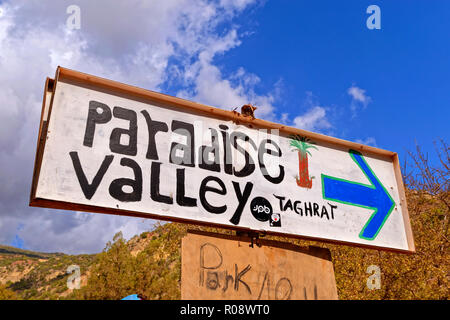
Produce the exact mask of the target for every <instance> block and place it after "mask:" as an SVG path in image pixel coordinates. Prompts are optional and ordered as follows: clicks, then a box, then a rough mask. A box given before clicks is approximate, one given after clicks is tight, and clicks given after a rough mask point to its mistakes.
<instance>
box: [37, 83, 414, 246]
mask: <svg viewBox="0 0 450 320" xmlns="http://www.w3.org/2000/svg"><path fill="white" fill-rule="evenodd" d="M90 112H91V113H90ZM150 118H151V121H152V122H150ZM134 121H135V123H134ZM149 124H150V125H149ZM93 128H94V129H93ZM130 128H131V131H130ZM133 130H135V132H136V134H134V131H133ZM189 130H193V132H194V135H193V137H192V140H191V137H189V135H188V132H189ZM155 132H156V133H155ZM213 137H214V139H215V142H214V143H212V140H213ZM153 138H154V140H153ZM246 140H247V141H246ZM234 141H236V142H235V143H236V145H234ZM201 146H205V147H206V149H205V148H203V149H201ZM213 147H215V148H213ZM200 150H204V154H205V155H206V157H205V158H206V160H203V161H202V159H201V158H202V157H201V152H200ZM268 150H272V152H270V151H268ZM225 152H226V153H227V154H228V156H231V162H230V163H228V164H227V165H225V164H224V157H225V156H224V153H225ZM171 153H172V156H173V157H172V163H171V161H170V159H171V158H170V157H171ZM270 153H271V154H270ZM246 154H248V158H247V159H246ZM191 156H192V157H193V159H194V162H193V163H190V159H191ZM183 157H185V158H184V159H185V162H184V163H183V162H181V163H180V162H179V161H178V160H180V159H181V158H183ZM215 157H217V158H215ZM305 157H306V159H305ZM187 159H189V161H188V160H187ZM214 159H216V160H217V161H216V162H214ZM177 161H178V163H177ZM200 162H207V164H209V166H207V165H203V168H202V167H200ZM252 164H253V165H252ZM205 167H206V168H205ZM305 168H307V169H305ZM264 169H266V171H264ZM217 170H218V171H217ZM77 172H78V173H77ZM371 173H372V174H371ZM127 179H128V180H127ZM158 180H159V183H158ZM399 188H400V186H398V184H397V181H396V178H395V172H394V166H393V162H392V160H391V158H389V157H383V156H374V155H365V154H360V153H357V152H352V151H351V150H349V149H348V148H346V147H343V146H339V145H334V144H330V143H326V142H323V141H322V142H321V141H302V138H301V137H298V136H297V137H293V136H288V135H285V134H281V135H277V132H274V131H273V130H272V132H271V133H267V130H256V129H254V128H249V127H248V126H245V125H238V124H235V123H234V122H232V121H227V120H221V119H217V118H214V117H211V116H209V115H207V114H204V113H195V112H192V111H191V112H188V111H187V110H185V109H181V108H176V107H171V106H163V105H157V104H152V103H149V102H148V101H143V100H141V101H139V99H132V98H127V97H125V96H123V95H116V94H114V93H111V92H108V91H105V90H97V89H96V88H93V87H88V86H80V85H77V84H74V83H70V82H64V81H58V82H57V85H56V90H55V93H54V97H53V102H52V107H51V114H50V119H49V126H48V132H47V138H46V143H45V149H44V152H43V157H42V161H41V166H40V173H39V176H38V180H37V183H36V192H35V198H36V199H45V200H52V201H58V202H64V203H72V204H81V205H87V206H95V207H103V208H110V209H119V210H126V211H129V212H136V213H139V215H140V216H146V215H147V214H148V215H149V217H152V218H158V217H162V218H164V219H169V220H170V219H172V218H173V219H175V220H178V219H181V220H184V221H190V222H193V223H195V222H196V221H197V222H202V223H211V224H216V225H222V226H229V227H236V228H247V229H251V230H256V231H267V232H271V233H280V234H286V235H292V236H301V237H311V238H317V239H325V240H329V241H338V242H346V243H349V244H358V245H367V246H371V247H379V248H390V249H394V250H400V251H408V250H409V246H408V240H407V234H406V230H405V221H404V215H403V214H402V210H406V208H403V207H402V204H401V201H400V195H399V193H400V191H399ZM371 190H372V191H371ZM343 191H346V192H344V195H343V194H342V192H343ZM360 191H361V192H360ZM345 197H347V198H345ZM377 210H378V212H376V211H377ZM383 210H384V211H385V212H384V213H383V212H381V211H383ZM380 212H381V213H380ZM376 213H378V214H379V215H381V220H380V221H379V222H377V221H375V220H376V219H380V217H379V216H376ZM118 214H120V212H118ZM373 215H374V216H375V217H374V218H373V219H372V220H373V221H372V220H371V217H372V216H373ZM371 221H372V224H370V223H371ZM408 223H409V221H408Z"/></svg>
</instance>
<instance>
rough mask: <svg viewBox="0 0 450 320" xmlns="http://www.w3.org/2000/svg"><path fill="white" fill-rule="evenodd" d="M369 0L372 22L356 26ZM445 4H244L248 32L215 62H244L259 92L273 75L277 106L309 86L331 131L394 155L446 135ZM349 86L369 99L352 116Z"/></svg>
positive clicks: (448, 62)
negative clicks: (375, 25) (374, 9)
mask: <svg viewBox="0 0 450 320" xmlns="http://www.w3.org/2000/svg"><path fill="white" fill-rule="evenodd" d="M370 4H378V5H379V6H380V9H381V30H369V29H368V28H367V27H366V19H367V18H368V17H369V14H367V13H366V12H365V11H366V8H367V7H368V6H369V5H370ZM449 12H450V2H448V1H408V2H406V1H276V2H274V1H272V2H271V1H268V2H267V3H266V4H265V5H264V6H263V7H261V8H258V10H254V11H252V10H249V16H248V17H249V18H250V21H251V22H249V23H248V24H249V27H248V29H249V30H250V31H251V32H252V33H251V34H250V35H249V36H248V38H246V39H245V41H243V42H242V44H241V45H240V46H239V47H237V48H236V49H233V52H230V54H229V55H226V56H222V57H220V58H219V59H218V63H220V64H221V65H223V66H224V69H227V70H228V69H229V70H234V69H236V68H238V67H239V66H242V65H244V66H245V68H246V70H248V71H249V72H253V73H256V74H257V75H258V76H259V77H260V78H261V79H263V81H262V82H263V83H262V84H261V90H267V89H269V87H270V85H271V84H273V83H275V82H277V81H278V80H279V79H282V84H283V87H282V89H281V91H282V93H281V97H280V99H279V100H277V107H278V108H277V111H278V112H288V113H289V114H291V115H295V114H297V113H299V110H301V108H302V107H303V108H304V105H303V102H304V100H305V99H306V98H307V95H306V92H311V93H312V94H313V95H314V96H315V97H316V99H317V102H318V103H319V104H320V105H323V106H327V107H329V108H330V112H329V113H330V117H331V119H330V122H331V123H332V125H333V130H331V131H332V133H334V134H335V135H337V136H339V137H341V138H344V139H348V140H357V139H361V140H366V139H367V138H368V137H373V138H374V139H375V140H376V145H377V146H378V147H380V148H385V149H388V150H393V151H397V152H399V153H400V154H401V155H403V154H404V151H405V149H409V150H412V149H414V143H415V140H417V142H418V143H419V144H420V145H421V146H422V147H423V148H424V149H425V150H429V151H430V152H431V151H432V150H433V149H432V148H431V147H430V144H431V143H432V141H433V140H434V139H437V138H439V137H441V138H446V139H447V140H448V138H449V119H450V108H449V105H450V90H449V89H450V88H449V84H450V81H449V75H450V59H449V58H450V41H449V40H450V38H449V32H450V20H449V19H448V13H449ZM352 85H355V86H358V87H360V88H362V89H364V90H366V94H367V95H368V96H370V97H371V102H370V103H368V105H367V107H366V108H365V109H364V110H359V111H358V114H357V116H356V117H354V118H352V117H348V110H346V107H347V106H348V105H349V104H350V103H351V97H350V96H349V95H348V94H347V89H348V88H349V87H350V86H352Z"/></svg>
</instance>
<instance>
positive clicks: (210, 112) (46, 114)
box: [29, 67, 415, 253]
mask: <svg viewBox="0 0 450 320" xmlns="http://www.w3.org/2000/svg"><path fill="white" fill-rule="evenodd" d="M59 81H68V82H70V83H74V84H77V85H80V86H84V87H89V88H95V89H97V90H100V91H105V92H108V93H112V94H114V95H118V96H124V97H127V98H129V99H138V100H139V101H146V102H149V103H152V102H153V103H158V104H159V105H162V106H168V107H171V108H179V109H183V110H185V111H187V112H196V113H200V114H204V115H207V116H208V117H213V118H216V119H220V120H228V121H230V120H231V121H233V122H235V123H237V124H241V125H245V126H247V127H249V128H256V129H269V130H274V129H275V130H279V132H281V133H285V134H288V135H300V136H304V137H307V138H310V139H313V140H314V141H316V142H324V143H328V144H333V145H337V146H341V147H345V148H349V149H352V150H356V151H361V152H364V153H365V154H369V155H374V156H377V155H378V156H383V157H388V158H390V159H391V160H392V163H393V165H394V172H395V179H396V182H397V186H398V191H399V197H400V202H401V205H402V209H403V210H402V215H403V221H404V228H405V231H406V239H407V243H408V250H401V249H394V248H384V247H380V246H371V245H367V244H359V243H350V242H346V241H336V240H329V239H323V238H315V237H308V236H298V235H292V234H282V233H279V232H270V231H267V232H266V233H267V234H272V235H277V236H286V237H291V238H301V239H306V240H313V241H323V242H329V243H334V244H345V245H351V246H359V247H365V248H373V249H377V250H380V249H381V250H386V251H394V252H402V253H414V252H415V245H414V239H413V234H412V229H411V224H410V219H409V214H408V210H407V204H406V196H405V189H404V185H403V179H402V174H401V170H400V164H399V158H398V154H397V153H395V152H392V151H387V150H383V149H379V148H375V147H371V146H366V145H363V144H360V143H356V142H350V141H346V140H342V139H338V138H334V137H330V136H326V135H322V134H318V133H314V132H309V131H306V130H302V129H298V128H293V127H289V126H285V125H282V124H277V123H273V122H269V121H265V120H261V119H256V118H252V117H248V116H244V115H242V114H240V113H238V112H236V111H227V110H223V109H218V108H214V107H211V106H207V105H203V104H199V103H195V102H192V101H188V100H184V99H181V98H177V97H173V96H169V95H165V94H161V93H157V92H154V91H150V90H146V89H142V88H138V87H135V86H131V85H127V84H123V83H119V82H116V81H112V80H108V79H104V78H100V77H97V76H92V75H89V74H85V73H81V72H78V71H74V70H70V69H66V68H63V67H58V68H57V70H56V74H55V79H50V78H47V80H46V82H45V88H44V96H43V103H42V111H41V118H40V125H39V132H38V139H37V148H36V158H35V163H34V172H33V179H32V186H31V193H30V202H29V205H30V206H32V207H45V208H53V209H64V210H74V211H86V212H96V213H104V214H114V215H123V216H132V217H144V218H154V219H159V220H168V221H175V222H182V223H188V224H193V223H194V224H198V225H207V226H216V227H222V228H226V229H233V230H240V231H252V232H255V231H254V230H250V229H248V228H243V227H239V226H229V225H222V224H217V223H206V222H201V221H193V220H189V219H180V218H171V217H166V216H161V215H158V214H149V213H141V212H134V211H127V210H122V209H111V208H104V207H98V206H91V205H84V204H75V203H68V202H63V201H53V200H47V199H41V198H37V197H36V188H37V182H38V180H39V174H40V168H41V164H42V158H43V151H44V148H45V143H46V139H47V134H48V123H49V120H50V115H51V112H52V106H53V97H54V93H55V90H56V87H57V85H58V82H59Z"/></svg>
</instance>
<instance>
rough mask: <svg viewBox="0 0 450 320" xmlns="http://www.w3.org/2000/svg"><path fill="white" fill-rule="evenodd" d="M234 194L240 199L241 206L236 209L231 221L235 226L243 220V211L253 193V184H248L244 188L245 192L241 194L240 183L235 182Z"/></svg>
mask: <svg viewBox="0 0 450 320" xmlns="http://www.w3.org/2000/svg"><path fill="white" fill-rule="evenodd" d="M233 187H234V192H235V193H236V197H237V199H238V202H239V205H238V207H237V208H236V211H235V212H234V214H233V216H232V217H231V219H230V222H231V223H232V224H234V225H238V224H239V221H240V220H241V215H242V211H243V210H244V207H245V204H246V203H247V200H248V198H249V197H250V194H251V193H252V189H253V183H251V182H247V184H246V185H245V188H244V192H243V193H242V192H241V187H240V186H239V182H235V181H233Z"/></svg>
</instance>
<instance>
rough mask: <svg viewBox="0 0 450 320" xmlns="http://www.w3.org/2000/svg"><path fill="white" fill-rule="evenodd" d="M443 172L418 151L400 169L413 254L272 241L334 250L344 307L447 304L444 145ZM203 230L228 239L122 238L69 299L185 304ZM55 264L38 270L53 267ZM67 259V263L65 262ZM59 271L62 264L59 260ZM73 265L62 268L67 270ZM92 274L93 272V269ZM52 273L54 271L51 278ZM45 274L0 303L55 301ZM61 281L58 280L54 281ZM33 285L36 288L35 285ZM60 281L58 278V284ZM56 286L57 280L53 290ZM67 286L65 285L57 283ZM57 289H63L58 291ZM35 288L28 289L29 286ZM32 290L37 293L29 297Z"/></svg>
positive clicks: (179, 233) (444, 150)
mask: <svg viewBox="0 0 450 320" xmlns="http://www.w3.org/2000/svg"><path fill="white" fill-rule="evenodd" d="M437 150H441V152H440V153H439V162H440V165H438V166H434V167H431V166H430V164H429V163H428V158H427V157H426V156H425V155H423V154H422V153H421V151H420V149H419V148H418V149H417V151H416V153H415V154H412V153H411V154H410V155H411V159H412V162H411V166H410V170H411V171H409V170H408V166H407V164H405V167H404V168H403V174H404V181H405V183H406V186H407V190H406V193H407V194H406V196H407V203H408V210H409V215H410V218H411V225H412V229H413V234H414V241H415V246H416V252H415V253H414V254H401V253H394V252H386V251H378V250H373V249H362V248H356V247H350V246H343V245H330V244H325V243H319V242H309V241H302V240H296V239H288V238H282V237H267V238H270V239H275V240H279V241H283V242H291V243H294V244H297V245H301V246H307V245H314V246H320V247H326V248H329V249H330V251H331V253H332V258H333V264H334V269H335V270H334V271H335V278H336V284H337V288H338V295H339V298H340V299H445V300H447V299H448V298H449V296H450V295H449V287H450V286H449V278H450V274H449V266H450V255H449V241H448V224H449V220H450V208H449V203H450V199H449V188H448V186H449V179H448V177H449V172H450V170H449V167H450V161H449V156H448V150H449V149H448V147H447V146H446V145H445V143H443V142H441V148H440V149H439V148H438V149H437ZM188 228H190V229H202V230H206V231H210V232H219V233H231V231H226V230H222V229H215V228H203V227H198V226H192V225H181V224H177V223H167V224H163V225H160V224H158V225H157V226H156V227H155V228H154V230H153V231H150V232H145V233H143V234H141V235H140V236H139V237H136V239H137V240H135V241H137V243H138V244H139V245H141V248H140V250H134V249H133V247H132V246H133V244H132V243H131V242H132V241H129V242H128V243H127V242H126V241H125V240H124V238H123V237H122V234H121V233H119V234H116V236H115V237H114V238H113V240H112V242H110V243H108V244H107V245H106V247H105V249H104V250H103V252H102V253H100V254H98V255H97V256H96V258H95V262H94V263H93V264H92V262H91V261H92V260H91V259H90V257H84V258H83V259H84V260H81V258H78V259H79V260H80V263H81V261H86V262H83V263H85V265H83V267H82V269H83V270H86V269H87V268H89V274H90V276H89V278H88V282H87V285H86V286H84V287H82V288H81V289H80V290H74V292H73V293H72V294H71V295H69V296H68V297H66V298H69V299H122V298H123V297H125V296H127V295H130V294H136V293H137V294H142V295H144V296H145V297H146V298H147V299H180V281H181V239H182V237H183V236H184V235H185V234H186V230H187V229H188ZM52 259H56V258H51V259H49V261H48V262H46V263H44V264H42V266H41V267H40V268H41V269H42V268H44V267H46V266H47V265H48V266H50V265H51V266H53V265H54V264H55V262H52ZM60 259H62V258H60ZM65 259H66V258H65ZM67 259H69V257H67ZM58 261H59V263H60V264H61V263H62V260H61V261H60V260H58ZM68 263H69V261H67V262H66V261H64V266H66V265H67V264H68ZM370 265H376V266H378V267H379V268H380V270H381V287H380V288H379V289H375V290H371V289H369V287H368V286H367V279H368V278H369V276H371V274H368V273H367V268H368V267H369V266H370ZM89 266H90V267H89ZM53 269H54V268H53V267H52V269H51V270H53ZM40 278H42V272H40V273H37V271H36V272H33V273H31V274H30V275H29V276H28V277H27V278H26V279H24V280H23V281H19V282H17V283H15V284H11V285H10V286H9V289H8V288H5V287H0V299H2V298H1V297H3V296H5V297H6V298H5V299H8V297H11V294H14V292H12V290H13V288H16V289H17V290H18V292H23V293H24V294H26V298H40V299H45V298H47V299H55V298H57V296H56V295H55V294H54V293H51V294H50V293H48V294H45V293H46V291H41V292H40V293H36V294H35V295H33V294H32V293H33V292H34V291H36V289H35V285H34V284H36V283H37V281H38V280H36V279H40ZM57 278H58V277H57ZM31 279H33V281H31ZM55 279H56V278H55ZM55 281H56V280H53V282H55ZM58 281H59V282H61V285H63V284H64V283H63V282H64V281H66V278H65V277H64V278H61V279H60V280H58ZM59 282H58V283H59ZM30 285H31V286H32V288H31V289H30V288H28V287H29V286H30ZM32 290H34V291H32Z"/></svg>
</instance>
